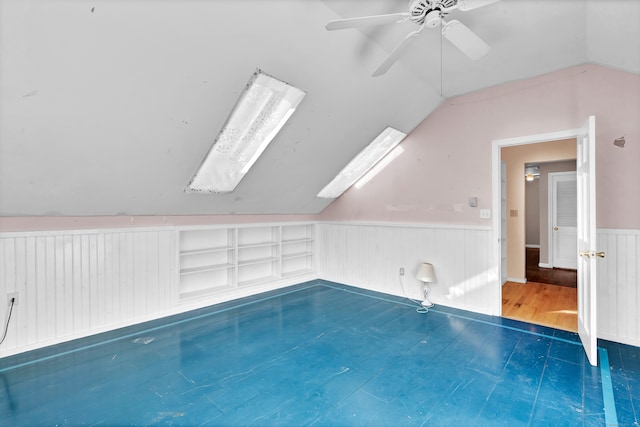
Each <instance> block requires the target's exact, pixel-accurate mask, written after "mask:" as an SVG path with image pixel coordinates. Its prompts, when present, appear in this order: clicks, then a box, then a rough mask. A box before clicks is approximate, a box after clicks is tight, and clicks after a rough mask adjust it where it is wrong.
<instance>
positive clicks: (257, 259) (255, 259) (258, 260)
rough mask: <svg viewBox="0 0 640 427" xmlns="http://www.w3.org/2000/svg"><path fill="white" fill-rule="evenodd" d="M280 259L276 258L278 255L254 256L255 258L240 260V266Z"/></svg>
mask: <svg viewBox="0 0 640 427" xmlns="http://www.w3.org/2000/svg"><path fill="white" fill-rule="evenodd" d="M278 261H280V258H276V257H266V258H254V259H248V260H244V261H238V267H242V266H244V265H252V264H262V263H267V262H278Z"/></svg>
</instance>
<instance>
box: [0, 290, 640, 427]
mask: <svg viewBox="0 0 640 427" xmlns="http://www.w3.org/2000/svg"><path fill="white" fill-rule="evenodd" d="M600 354H601V356H604V357H605V359H606V358H608V363H609V369H607V368H606V367H604V368H603V366H599V367H591V366H590V365H589V364H588V362H587V360H586V358H585V356H584V353H583V350H582V347H581V346H580V345H579V343H578V340H577V337H576V336H575V334H571V333H568V332H563V331H558V330H554V329H549V328H544V327H538V326H533V325H529V324H525V323H520V322H515V321H511V320H506V319H501V318H496V317H491V316H484V315H479V314H475V313H470V312H465V311H460V310H454V309H448V308H446V307H439V306H438V307H436V308H435V309H432V310H431V311H429V313H426V314H420V313H417V312H416V310H415V306H414V305H413V304H412V303H411V302H409V301H407V300H403V299H400V298H395V297H390V296H388V295H383V294H377V293H374V292H369V291H363V290H359V289H356V288H351V287H347V286H342V285H338V284H334V283H329V282H323V281H314V282H309V283H305V284H301V285H298V286H294V287H291V288H287V289H284V290H280V291H274V292H270V293H266V294H261V295H257V296H253V297H250V298H245V299H242V300H238V301H233V302H229V303H224V304H220V305H216V306H213V307H209V308H206V309H201V310H197V311H194V312H190V313H187V314H183V315H179V316H173V317H171V318H167V319H162V320H158V321H154V322H149V323H146V324H143V325H137V326H135V327H130V328H125V329H121V330H119V331H115V332H110V333H106V334H101V335H98V336H94V337H90V338H86V339H82V340H77V341H74V342H70V343H65V344H61V345H58V346H55V347H50V348H46V349H42V350H37V351H33V352H29V353H25V354H22V355H17V356H12V357H9V358H4V359H2V360H0V425H7V426H9V425H11V426H31V425H105V426H113V425H193V426H198V425H220V426H224V425H229V426H231V425H232V426H248V425H282V426H302V425H314V426H339V425H367V426H384V425H389V426H400V425H416V426H420V425H437V426H448V425H450V426H519V425H522V426H565V425H566V426H603V425H606V424H610V425H638V423H637V421H638V415H637V412H636V411H638V410H640V349H638V348H636V347H631V346H625V345H621V344H615V343H610V342H602V343H601V349H600ZM601 365H602V364H601ZM603 379H604V382H603ZM605 408H606V411H605Z"/></svg>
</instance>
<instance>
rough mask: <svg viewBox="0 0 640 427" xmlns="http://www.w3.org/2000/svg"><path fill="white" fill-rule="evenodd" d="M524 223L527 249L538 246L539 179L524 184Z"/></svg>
mask: <svg viewBox="0 0 640 427" xmlns="http://www.w3.org/2000/svg"><path fill="white" fill-rule="evenodd" d="M524 222H525V239H524V242H525V244H526V245H527V247H539V246H540V178H539V177H538V178H536V179H534V180H533V181H525V183H524Z"/></svg>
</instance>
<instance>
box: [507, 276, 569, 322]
mask: <svg viewBox="0 0 640 427" xmlns="http://www.w3.org/2000/svg"><path fill="white" fill-rule="evenodd" d="M502 316H503V317H506V318H509V319H515V320H521V321H524V322H529V323H534V324H537V325H543V326H550V327H553V328H558V329H563V330H566V331H572V332H577V331H578V295H577V289H576V288H572V287H567V286H558V285H550V284H546V283H537V282H527V283H524V284H523V283H515V282H506V283H505V284H504V286H503V287H502Z"/></svg>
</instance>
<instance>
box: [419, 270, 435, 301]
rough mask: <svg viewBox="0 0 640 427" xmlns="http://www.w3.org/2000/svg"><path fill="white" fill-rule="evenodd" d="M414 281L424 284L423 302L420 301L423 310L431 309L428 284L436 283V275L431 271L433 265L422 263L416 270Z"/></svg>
mask: <svg viewBox="0 0 640 427" xmlns="http://www.w3.org/2000/svg"><path fill="white" fill-rule="evenodd" d="M416 279H418V280H420V281H421V282H424V301H422V306H423V307H425V308H429V307H433V303H432V302H431V301H429V285H428V284H429V283H433V282H435V281H436V273H435V271H433V265H431V264H429V263H428V262H423V263H422V264H420V268H419V269H418V273H417V274H416Z"/></svg>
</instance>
